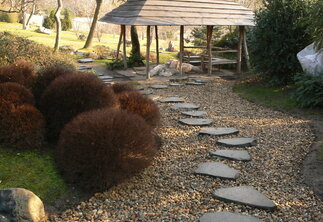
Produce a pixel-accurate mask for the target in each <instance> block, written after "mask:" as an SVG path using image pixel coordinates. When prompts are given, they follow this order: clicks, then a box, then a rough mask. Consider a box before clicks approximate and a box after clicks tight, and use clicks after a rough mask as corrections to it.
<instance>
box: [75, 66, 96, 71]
mask: <svg viewBox="0 0 323 222" xmlns="http://www.w3.org/2000/svg"><path fill="white" fill-rule="evenodd" d="M92 69H93V68H92V67H90V66H79V67H78V70H80V71H83V70H92Z"/></svg>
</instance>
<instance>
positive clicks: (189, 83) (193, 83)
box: [186, 82, 205, 86]
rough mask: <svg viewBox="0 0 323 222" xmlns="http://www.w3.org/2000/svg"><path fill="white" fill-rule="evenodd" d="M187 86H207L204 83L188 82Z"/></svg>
mask: <svg viewBox="0 0 323 222" xmlns="http://www.w3.org/2000/svg"><path fill="white" fill-rule="evenodd" d="M186 85H191V86H202V85H205V84H204V83H200V82H187V83H186Z"/></svg>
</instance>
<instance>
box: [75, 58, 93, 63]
mask: <svg viewBox="0 0 323 222" xmlns="http://www.w3.org/2000/svg"><path fill="white" fill-rule="evenodd" d="M77 62H78V63H91V62H94V59H91V58H87V59H78V60H77Z"/></svg>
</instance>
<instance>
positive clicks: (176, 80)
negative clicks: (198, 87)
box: [169, 77, 188, 82]
mask: <svg viewBox="0 0 323 222" xmlns="http://www.w3.org/2000/svg"><path fill="white" fill-rule="evenodd" d="M185 80H188V77H178V78H172V79H169V81H170V82H181V81H185Z"/></svg>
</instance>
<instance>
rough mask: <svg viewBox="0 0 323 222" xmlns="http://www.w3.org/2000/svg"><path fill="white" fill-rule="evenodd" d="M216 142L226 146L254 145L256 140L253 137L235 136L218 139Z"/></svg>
mask: <svg viewBox="0 0 323 222" xmlns="http://www.w3.org/2000/svg"><path fill="white" fill-rule="evenodd" d="M217 143H218V144H220V145H224V146H228V147H247V146H254V145H256V144H257V141H256V140H255V139H253V138H243V137H237V138H231V139H221V140H218V141H217Z"/></svg>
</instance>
